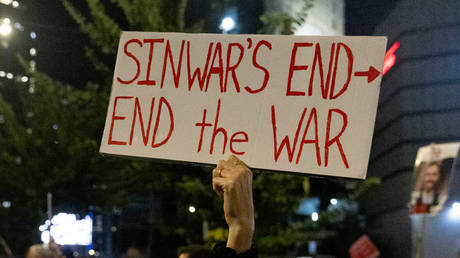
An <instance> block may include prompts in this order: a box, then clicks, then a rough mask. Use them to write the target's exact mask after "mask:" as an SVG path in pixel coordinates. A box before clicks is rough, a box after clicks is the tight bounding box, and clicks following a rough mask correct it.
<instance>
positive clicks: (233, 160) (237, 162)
mask: <svg viewBox="0 0 460 258" xmlns="http://www.w3.org/2000/svg"><path fill="white" fill-rule="evenodd" d="M228 161H229V162H230V163H232V164H233V165H235V166H238V165H244V166H246V167H247V165H246V164H245V163H244V162H243V161H241V160H240V159H239V158H238V157H236V156H235V155H233V154H232V155H230V157H229V158H228Z"/></svg>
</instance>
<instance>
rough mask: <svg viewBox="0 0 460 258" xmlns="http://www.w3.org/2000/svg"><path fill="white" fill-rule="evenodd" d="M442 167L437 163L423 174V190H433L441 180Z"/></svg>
mask: <svg viewBox="0 0 460 258" xmlns="http://www.w3.org/2000/svg"><path fill="white" fill-rule="evenodd" d="M439 173H440V167H439V165H438V164H437V163H433V164H431V165H429V166H428V168H427V169H426V170H425V173H424V175H423V190H424V191H426V192H433V191H434V188H435V186H436V185H437V183H438V182H439Z"/></svg>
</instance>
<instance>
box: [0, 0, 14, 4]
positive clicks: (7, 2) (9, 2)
mask: <svg viewBox="0 0 460 258" xmlns="http://www.w3.org/2000/svg"><path fill="white" fill-rule="evenodd" d="M11 2H13V0H0V3H2V4H6V5H9V4H11Z"/></svg>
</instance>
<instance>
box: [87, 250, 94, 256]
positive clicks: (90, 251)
mask: <svg viewBox="0 0 460 258" xmlns="http://www.w3.org/2000/svg"><path fill="white" fill-rule="evenodd" d="M95 253H96V251H94V250H93V249H91V250H89V251H88V254H89V255H94V254H95Z"/></svg>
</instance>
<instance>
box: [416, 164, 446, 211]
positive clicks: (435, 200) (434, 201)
mask: <svg viewBox="0 0 460 258" xmlns="http://www.w3.org/2000/svg"><path fill="white" fill-rule="evenodd" d="M440 173H441V164H440V163H439V162H436V161H433V162H430V163H429V164H428V166H427V167H426V168H425V170H424V171H423V174H422V178H421V180H422V184H421V187H420V189H419V190H417V191H413V193H412V201H411V203H412V211H411V213H436V212H437V211H438V209H439V208H440V203H442V202H443V200H441V199H442V198H443V196H441V182H440V181H441V180H440ZM438 207H439V208H438Z"/></svg>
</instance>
